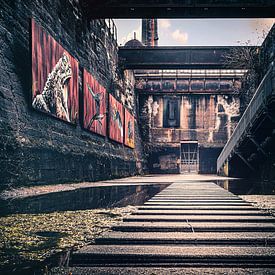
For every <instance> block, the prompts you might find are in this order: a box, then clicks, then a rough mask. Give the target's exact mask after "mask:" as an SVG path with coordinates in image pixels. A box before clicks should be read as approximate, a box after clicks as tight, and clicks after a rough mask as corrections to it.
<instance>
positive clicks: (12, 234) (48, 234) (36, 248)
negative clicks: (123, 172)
mask: <svg viewBox="0 0 275 275" xmlns="http://www.w3.org/2000/svg"><path fill="white" fill-rule="evenodd" d="M134 209H135V208H134V207H132V206H128V207H123V208H113V209H93V210H79V211H63V212H53V213H47V214H13V215H8V216H5V217H0V273H1V270H2V271H3V270H5V271H6V272H7V271H8V270H14V271H16V270H20V269H22V268H23V267H24V268H27V267H34V266H39V265H40V266H42V265H43V262H44V261H45V260H46V259H47V258H49V257H50V256H52V255H54V254H56V253H60V252H65V251H68V250H71V249H73V250H75V249H78V248H80V247H81V246H83V245H85V244H87V243H91V242H93V240H94V239H95V238H96V237H97V236H99V235H100V234H101V233H102V232H104V231H107V230H109V228H110V227H111V226H112V225H114V224H115V223H117V222H119V221H121V220H122V218H123V217H124V216H126V215H128V214H129V213H131V212H132V211H133V210H134Z"/></svg>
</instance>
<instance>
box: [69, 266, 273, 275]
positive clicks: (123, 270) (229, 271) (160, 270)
mask: <svg viewBox="0 0 275 275" xmlns="http://www.w3.org/2000/svg"><path fill="white" fill-rule="evenodd" d="M66 274H73V275H85V274H86V275H88V274H96V275H106V274H112V275H129V274H131V275H140V274H142V275H153V274H157V275H182V274H193V275H198V274H208V275H209V274H215V275H225V274H226V275H236V274H238V275H247V274H264V275H274V268H255V267H252V268H247V267H245V268H243V267H238V268H236V267H167V266H166V267H163V266H161V267H149V266H146V267H139V266H131V267H126V266H120V267H115V266H108V267H102V266H101V267H100V266H96V267H91V266H89V267H88V266H85V267H83V266H80V267H78V266H74V267H70V268H69V269H68V273H66Z"/></svg>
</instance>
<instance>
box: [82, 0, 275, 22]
mask: <svg viewBox="0 0 275 275" xmlns="http://www.w3.org/2000/svg"><path fill="white" fill-rule="evenodd" d="M82 5H83V6H84V9H85V10H86V13H87V15H88V16H90V17H91V18H152V17H154V18H273V17H274V14H275V2H274V1H273V0H246V1H244V0H243V1H239V0H227V1H225V0H207V1H205V0H192V1H191V0H168V1H160V0H108V1H98V0H82Z"/></svg>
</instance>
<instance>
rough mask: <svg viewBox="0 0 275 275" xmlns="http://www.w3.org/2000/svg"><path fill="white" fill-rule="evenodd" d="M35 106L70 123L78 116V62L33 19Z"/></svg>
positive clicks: (33, 88) (33, 86) (33, 90)
mask: <svg viewBox="0 0 275 275" xmlns="http://www.w3.org/2000/svg"><path fill="white" fill-rule="evenodd" d="M32 106H33V108H35V109H36V110H39V111H42V112H44V113H47V114H50V115H52V116H54V117H57V118H59V119H62V120H64V121H67V122H71V123H76V121H77V119H78V62H77V61H76V59H74V58H73V57H72V56H71V55H70V54H69V53H68V52H67V51H66V50H65V49H64V48H63V47H62V46H61V45H60V44H58V43H57V42H56V41H55V40H54V39H53V38H52V37H51V36H50V35H49V34H48V33H46V32H45V31H44V30H43V29H42V27H41V26H39V25H37V23H36V22H35V21H34V20H33V19H32Z"/></svg>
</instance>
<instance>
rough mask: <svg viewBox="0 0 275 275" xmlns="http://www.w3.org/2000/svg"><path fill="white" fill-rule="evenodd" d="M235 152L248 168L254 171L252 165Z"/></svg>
mask: <svg viewBox="0 0 275 275" xmlns="http://www.w3.org/2000/svg"><path fill="white" fill-rule="evenodd" d="M235 153H236V155H237V156H238V157H239V158H240V159H241V160H242V161H243V162H244V163H245V164H246V165H247V166H248V167H249V168H250V170H252V171H255V169H254V167H253V166H252V165H251V164H250V163H249V162H248V161H247V160H246V159H245V158H244V157H243V156H242V154H241V153H240V152H238V151H236V152H235Z"/></svg>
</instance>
